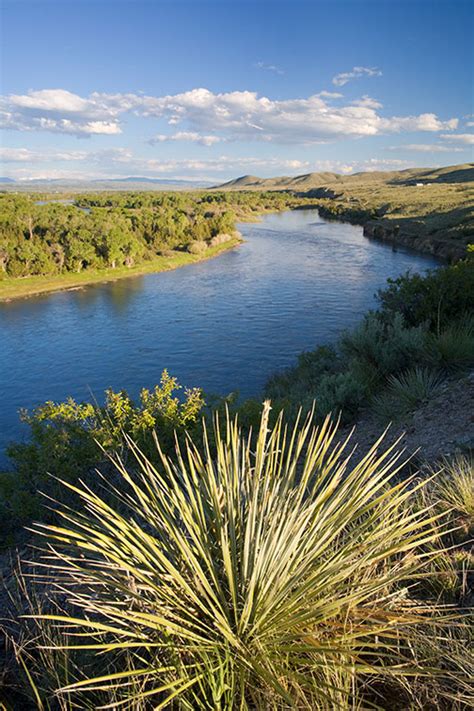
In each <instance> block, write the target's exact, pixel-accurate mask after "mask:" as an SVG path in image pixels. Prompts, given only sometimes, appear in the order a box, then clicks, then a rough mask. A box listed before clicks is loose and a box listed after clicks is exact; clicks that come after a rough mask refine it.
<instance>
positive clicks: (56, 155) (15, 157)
mask: <svg viewBox="0 0 474 711" xmlns="http://www.w3.org/2000/svg"><path fill="white" fill-rule="evenodd" d="M88 155H89V154H88V153H85V152H83V151H65V152H61V151H49V152H45V151H32V150H30V149H29V148H0V160H1V161H3V162H4V163H44V162H48V161H70V160H85V159H86V158H87V157H88Z"/></svg>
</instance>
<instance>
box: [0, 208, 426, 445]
mask: <svg viewBox="0 0 474 711" xmlns="http://www.w3.org/2000/svg"><path fill="white" fill-rule="evenodd" d="M239 229H240V231H241V232H242V234H243V237H244V239H245V242H244V243H243V244H242V245H240V246H239V247H237V248H236V249H234V250H230V251H228V252H225V253H223V254H222V255H220V256H219V257H217V258H216V259H212V260H209V261H204V262H201V263H199V264H194V265H190V266H186V267H183V268H181V269H178V270H176V271H171V272H165V273H161V274H148V275H145V276H141V277H132V278H129V279H122V280H118V281H116V282H113V283H109V284H99V285H93V286H87V287H84V288H82V289H80V290H75V291H63V292H56V293H52V294H47V295H42V296H36V297H32V298H29V299H20V300H14V301H11V302H8V303H0V392H1V398H2V403H1V409H0V452H1V451H3V450H4V447H5V445H6V443H7V442H8V441H11V440H13V439H22V438H24V437H26V436H27V429H26V427H25V426H24V425H23V426H22V425H20V422H19V419H18V414H17V413H18V410H19V408H22V407H26V408H32V407H34V406H35V405H38V404H40V403H42V402H44V401H45V400H55V401H59V400H64V399H65V398H66V397H68V396H72V397H74V398H76V399H90V398H91V397H95V398H97V399H98V400H99V401H100V400H101V398H102V393H103V391H104V390H105V388H107V387H109V386H111V387H113V388H115V389H120V388H125V389H127V390H128V391H129V392H130V394H132V395H133V396H135V395H137V393H138V392H139V390H140V388H142V387H148V388H151V387H153V386H154V385H155V383H157V382H158V381H159V379H160V374H161V371H162V370H163V368H168V370H169V372H170V373H171V374H172V375H175V376H177V377H178V379H179V380H180V382H181V383H183V384H185V385H188V386H200V387H202V388H204V390H205V391H207V392H210V393H220V394H226V393H229V392H231V391H235V390H238V391H239V392H240V394H241V395H242V396H244V397H245V396H252V395H256V396H258V395H259V393H261V391H262V388H263V386H264V384H265V382H266V380H267V379H268V377H269V376H270V375H271V374H272V373H274V372H275V371H277V370H280V369H282V368H285V367H287V366H290V365H292V364H293V363H295V361H296V357H297V354H298V353H300V352H301V351H303V350H309V349H312V348H315V347H316V346H317V345H319V344H322V343H326V342H330V341H334V340H335V339H336V338H337V336H338V335H339V334H340V332H341V331H342V330H343V329H345V328H349V327H351V326H353V325H354V324H355V323H356V322H357V321H358V319H359V318H360V317H361V316H362V314H363V313H364V312H366V311H367V310H368V309H370V308H371V307H373V306H374V305H375V298H374V295H375V292H376V291H377V289H379V288H380V287H383V286H384V284H385V282H386V279H387V278H389V277H396V276H398V275H399V274H402V273H404V272H406V271H407V270H409V269H410V270H413V271H423V270H426V269H427V268H433V267H435V266H436V265H437V264H438V263H439V262H437V260H435V259H434V258H432V257H429V256H426V255H422V254H415V253H413V252H409V251H407V250H404V249H401V248H400V249H398V248H397V249H393V248H392V247H390V246H388V245H386V244H382V243H378V242H374V241H371V240H368V239H367V238H365V237H364V236H363V234H362V228H361V227H356V226H353V225H349V224H344V223H340V222H332V221H331V222H329V221H326V220H323V219H322V218H320V217H319V215H318V213H317V212H316V211H315V210H295V211H291V212H284V213H279V214H271V215H267V216H266V217H264V218H263V220H262V221H261V222H260V223H252V224H248V223H245V224H242V225H240V226H239Z"/></svg>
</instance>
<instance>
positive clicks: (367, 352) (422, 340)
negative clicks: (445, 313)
mask: <svg viewBox="0 0 474 711" xmlns="http://www.w3.org/2000/svg"><path fill="white" fill-rule="evenodd" d="M341 350H342V352H343V354H344V355H345V356H346V357H347V359H348V360H353V361H356V362H357V363H358V364H359V366H360V367H364V368H365V369H366V370H371V371H372V372H373V377H374V379H375V378H377V377H378V378H379V379H384V378H386V377H388V376H389V375H391V374H392V373H397V372H400V371H401V370H403V369H404V368H408V367H410V366H411V365H413V363H417V362H420V361H422V360H423V359H424V358H425V352H426V332H425V329H424V328H423V327H421V326H417V327H408V326H406V324H405V321H404V318H403V316H402V315H401V314H395V315H394V316H393V317H390V319H389V320H384V319H382V318H381V317H380V315H379V314H378V313H369V314H368V315H367V316H366V317H365V318H364V319H363V320H362V322H361V324H360V325H359V326H358V327H357V328H355V329H354V330H353V331H351V332H348V333H346V334H344V336H343V337H342V339H341Z"/></svg>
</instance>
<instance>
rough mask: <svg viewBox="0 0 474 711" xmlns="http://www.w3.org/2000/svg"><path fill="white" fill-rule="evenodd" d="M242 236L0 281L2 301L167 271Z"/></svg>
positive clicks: (209, 255) (215, 252)
mask: <svg viewBox="0 0 474 711" xmlns="http://www.w3.org/2000/svg"><path fill="white" fill-rule="evenodd" d="M241 242H242V239H241V238H240V237H239V238H233V239H231V240H229V241H228V242H224V243H223V244H219V245H216V246H215V247H209V248H208V249H207V250H206V252H205V253H204V254H202V255H198V254H190V253H189V252H175V253H174V254H173V256H171V257H168V256H160V257H156V259H153V260H151V261H148V262H143V263H141V264H137V265H136V266H134V267H116V268H115V269H89V270H86V271H83V272H80V273H78V274H76V273H71V272H69V273H66V274H58V275H56V276H33V277H24V278H16V279H12V278H10V279H4V280H3V281H0V302H2V301H11V300H13V299H25V298H28V297H30V296H38V295H39V294H46V293H49V292H53V291H68V290H73V289H82V287H84V286H89V285H91V284H107V283H110V282H114V281H117V280H119V279H126V278H130V277H136V276H142V275H144V274H153V273H158V272H167V271H171V270H173V269H178V268H179V267H185V266H187V265H189V264H196V263H197V262H202V261H205V260H207V259H212V258H213V257H217V256H218V255H219V254H221V253H222V252H225V251H227V250H229V249H233V248H234V247H237V246H238V245H239V244H241Z"/></svg>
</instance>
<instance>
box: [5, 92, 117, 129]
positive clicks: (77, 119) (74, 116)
mask: <svg viewBox="0 0 474 711" xmlns="http://www.w3.org/2000/svg"><path fill="white" fill-rule="evenodd" d="M93 97H94V95H91V97H89V98H88V99H84V98H82V97H81V96H78V95H77V94H73V93H71V92H70V91H66V90H64V89H42V90H40V91H30V92H29V93H28V94H23V95H19V94H10V95H9V96H7V97H2V98H1V99H0V123H1V126H2V127H3V128H7V129H15V130H17V131H51V132H54V133H70V134H74V135H78V136H88V135H93V134H106V135H113V134H117V133H121V129H120V126H119V124H118V121H117V119H116V117H117V116H118V114H119V113H120V110H118V109H117V107H114V106H113V105H110V106H109V105H107V104H106V103H103V102H98V101H96V100H95V99H94V98H93Z"/></svg>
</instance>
